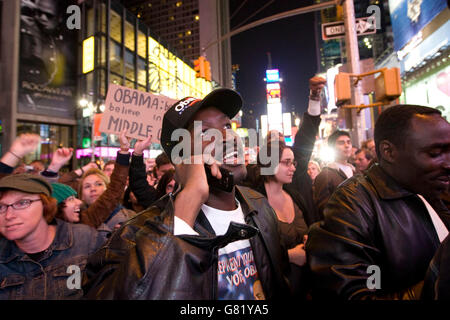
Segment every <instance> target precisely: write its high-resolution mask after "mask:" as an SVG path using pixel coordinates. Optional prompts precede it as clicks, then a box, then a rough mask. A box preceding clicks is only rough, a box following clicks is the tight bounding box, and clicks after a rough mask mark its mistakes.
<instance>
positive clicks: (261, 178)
mask: <svg viewBox="0 0 450 320" xmlns="http://www.w3.org/2000/svg"><path fill="white" fill-rule="evenodd" d="M276 142H277V143H278V161H279V160H281V156H282V155H283V151H284V150H285V149H291V148H290V147H288V146H287V145H286V143H284V142H283V141H282V140H278V141H277V140H268V141H267V142H266V143H265V144H264V145H263V146H262V147H261V149H260V150H259V152H258V156H257V158H256V163H257V170H255V171H254V172H253V173H252V174H255V175H256V176H255V182H256V183H259V182H265V181H268V180H271V179H274V176H275V172H273V173H272V174H270V175H261V168H268V167H271V166H272V165H273V164H272V163H271V162H269V163H267V164H263V163H262V162H261V158H260V154H261V152H265V154H266V155H267V157H268V158H272V144H273V143H276ZM291 150H292V149H291ZM273 167H275V166H273ZM247 176H248V178H250V179H251V177H250V176H249V173H247Z"/></svg>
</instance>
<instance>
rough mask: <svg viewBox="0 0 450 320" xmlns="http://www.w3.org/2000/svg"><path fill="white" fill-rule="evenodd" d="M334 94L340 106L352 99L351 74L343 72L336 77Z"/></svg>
mask: <svg viewBox="0 0 450 320" xmlns="http://www.w3.org/2000/svg"><path fill="white" fill-rule="evenodd" d="M334 94H335V100H336V105H337V106H340V105H342V104H344V103H347V102H349V101H350V100H351V99H352V90H351V84H350V74H349V73H345V72H341V73H338V74H337V75H336V77H335V78H334Z"/></svg>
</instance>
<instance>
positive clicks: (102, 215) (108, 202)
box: [79, 153, 130, 228]
mask: <svg viewBox="0 0 450 320" xmlns="http://www.w3.org/2000/svg"><path fill="white" fill-rule="evenodd" d="M129 161H130V155H129V154H128V155H125V154H119V153H117V160H116V164H115V166H114V170H113V172H112V174H111V177H110V179H111V181H110V183H109V185H108V187H107V188H106V190H105V191H104V192H103V193H102V195H101V196H100V197H99V198H98V199H97V200H96V201H95V202H94V203H93V204H91V205H90V206H89V207H87V208H85V209H84V210H82V211H81V215H80V220H81V223H84V224H87V225H89V226H92V227H94V228H98V227H99V226H101V225H102V223H103V222H105V221H106V220H107V219H108V218H109V216H110V215H111V213H112V212H113V211H114V210H115V209H116V208H117V206H118V205H120V204H121V200H122V197H123V194H124V192H125V185H126V183H127V177H128V170H129V168H130V165H129ZM79 196H80V195H79Z"/></svg>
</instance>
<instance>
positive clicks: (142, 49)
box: [137, 31, 147, 59]
mask: <svg viewBox="0 0 450 320" xmlns="http://www.w3.org/2000/svg"><path fill="white" fill-rule="evenodd" d="M137 44H138V50H137V53H138V55H139V56H140V57H142V58H144V59H145V57H146V55H145V53H146V48H147V37H146V36H145V34H144V33H143V32H142V31H138V41H137Z"/></svg>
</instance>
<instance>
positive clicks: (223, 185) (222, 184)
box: [205, 164, 234, 192]
mask: <svg viewBox="0 0 450 320" xmlns="http://www.w3.org/2000/svg"><path fill="white" fill-rule="evenodd" d="M219 170H220V173H221V174H222V178H221V179H217V178H216V177H214V176H213V175H212V174H211V167H210V166H209V165H207V164H205V171H206V179H207V180H208V185H209V186H210V187H211V188H215V189H219V190H222V191H225V192H231V191H233V187H234V179H233V173H232V172H231V171H229V170H227V169H224V168H220V167H219Z"/></svg>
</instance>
